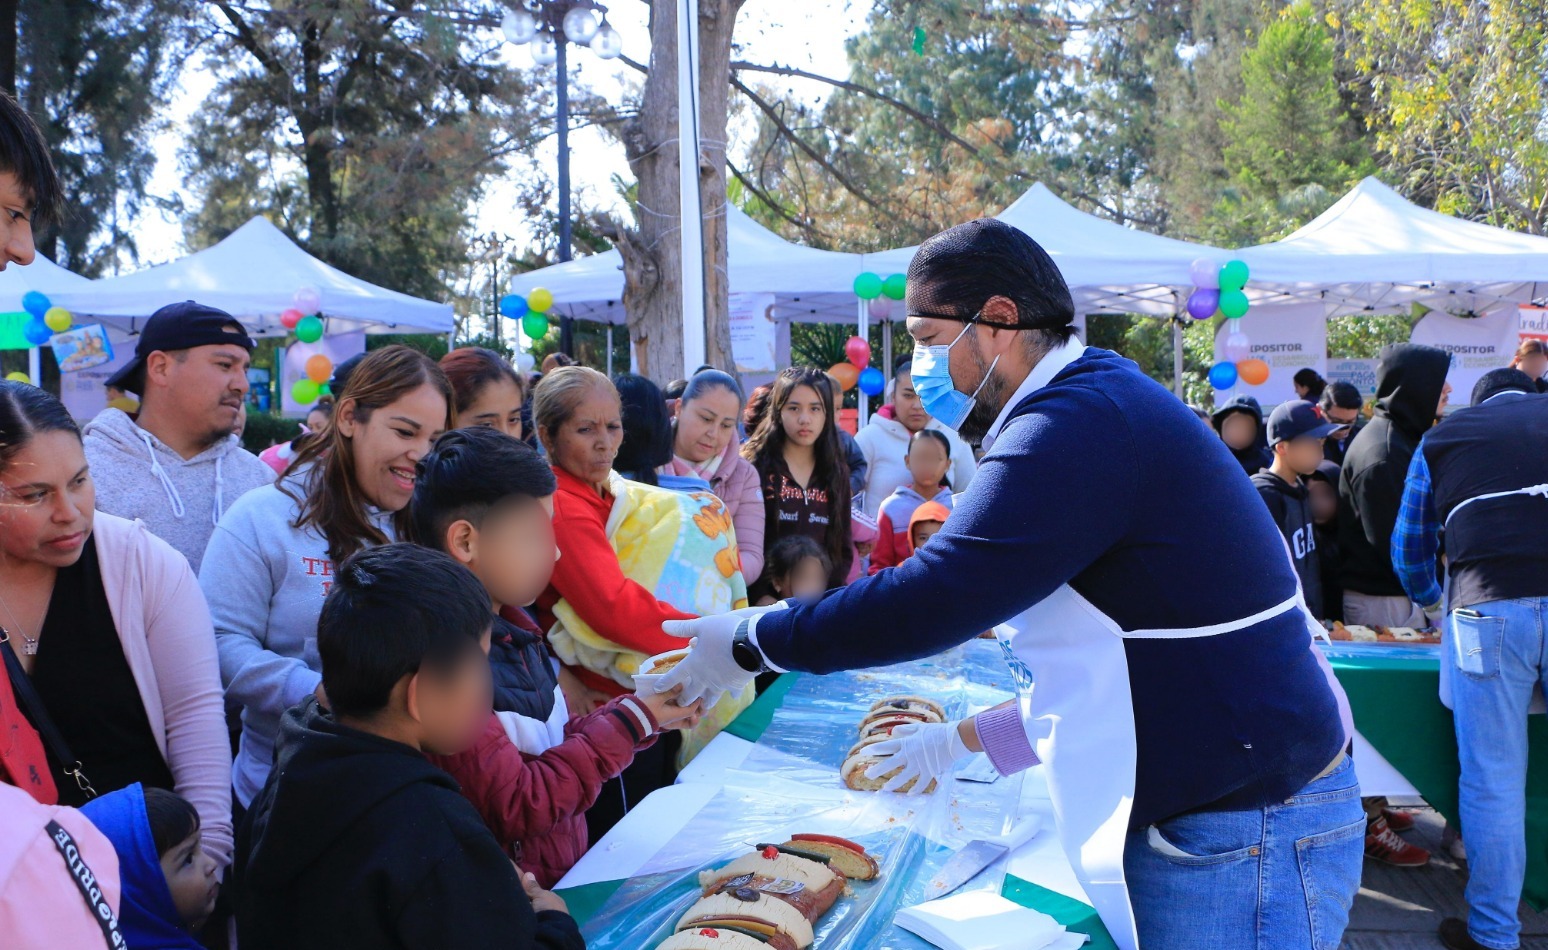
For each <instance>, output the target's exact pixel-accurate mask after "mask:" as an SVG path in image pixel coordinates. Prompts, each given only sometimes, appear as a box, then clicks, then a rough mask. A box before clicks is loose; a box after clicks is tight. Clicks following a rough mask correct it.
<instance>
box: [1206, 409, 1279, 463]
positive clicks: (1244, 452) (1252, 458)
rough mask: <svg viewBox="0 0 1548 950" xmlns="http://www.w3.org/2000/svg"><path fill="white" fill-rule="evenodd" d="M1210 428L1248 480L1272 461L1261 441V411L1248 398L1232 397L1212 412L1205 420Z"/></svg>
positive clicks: (1271, 454) (1269, 453)
mask: <svg viewBox="0 0 1548 950" xmlns="http://www.w3.org/2000/svg"><path fill="white" fill-rule="evenodd" d="M1209 421H1210V424H1211V425H1212V426H1214V427H1215V432H1217V433H1218V434H1219V435H1220V441H1222V442H1224V443H1225V444H1226V448H1228V449H1230V450H1231V456H1232V457H1233V458H1235V459H1236V463H1237V464H1238V465H1240V466H1241V467H1242V471H1244V472H1246V473H1247V474H1248V475H1249V476H1251V475H1256V474H1258V472H1259V471H1261V470H1262V469H1265V468H1268V467H1269V464H1270V463H1271V462H1273V461H1274V458H1273V453H1271V452H1270V451H1269V449H1268V448H1267V447H1266V446H1265V444H1264V441H1263V407H1262V406H1260V405H1258V400H1256V399H1254V398H1253V397H1251V396H1235V397H1232V398H1231V399H1230V400H1228V401H1227V402H1226V404H1225V405H1223V406H1221V407H1220V408H1219V409H1216V410H1215V411H1214V413H1213V414H1211V415H1210V417H1209Z"/></svg>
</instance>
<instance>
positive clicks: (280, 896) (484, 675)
mask: <svg viewBox="0 0 1548 950" xmlns="http://www.w3.org/2000/svg"><path fill="white" fill-rule="evenodd" d="M489 628H490V614H489V599H488V595H487V594H486V593H485V592H484V588H483V585H481V584H479V582H478V578H476V577H474V576H473V575H472V574H471V573H470V572H469V571H468V570H467V568H465V567H463V566H462V565H460V564H458V563H457V562H456V561H454V560H452V559H451V558H450V557H448V556H447V555H445V554H442V553H440V552H439V551H429V550H426V549H425V548H422V547H418V546H417V545H412V544H388V545H382V546H380V547H375V548H369V549H367V550H364V551H361V552H359V553H358V554H355V555H352V556H351V557H350V558H349V559H348V560H346V561H344V563H343V564H341V565H339V567H338V568H337V569H336V571H335V573H334V579H333V587H332V589H330V590H329V592H328V597H327V599H326V600H325V601H324V602H323V608H322V615H321V617H320V618H319V619H318V623H317V651H318V653H319V654H320V656H321V658H322V692H323V695H324V697H325V700H326V703H327V707H328V708H324V707H323V706H322V705H321V704H320V703H319V701H318V700H317V699H316V698H313V699H308V700H307V701H306V702H305V703H303V704H302V705H300V706H297V707H295V708H293V709H291V710H290V711H289V712H287V713H285V715H284V717H283V718H282V719H281V720H280V728H279V736H278V740H277V742H276V744H275V764H274V769H273V771H272V772H270V774H269V778H268V781H267V783H266V784H265V785H264V787H263V789H262V791H260V792H259V793H258V795H257V797H256V798H254V799H253V803H252V807H251V808H250V809H249V811H248V813H247V818H246V820H245V821H244V822H243V824H242V827H241V829H240V830H239V831H238V833H237V856H236V863H235V864H234V865H233V873H234V874H235V877H236V882H237V883H236V888H235V889H236V892H237V936H238V939H239V941H240V944H241V947H242V950H268V948H276V950H278V948H284V950H308V948H314V947H315V948H318V950H322V948H337V947H349V948H351V950H376V948H381V950H388V948H392V950H402V948H426V950H428V948H432V947H433V948H437V950H463V948H465V950H475V948H478V950H483V948H489V947H512V948H521V950H531V948H562V950H584V947H585V942H584V941H583V940H582V939H581V935H580V930H579V929H578V928H577V927H576V926H575V921H574V920H573V919H571V917H570V915H569V914H568V913H567V911H566V908H565V905H564V901H563V900H561V899H560V898H559V897H558V896H557V895H555V894H552V893H550V892H548V891H545V890H542V889H541V888H539V887H538V884H537V881H536V879H535V878H533V877H532V875H530V874H521V873H520V872H518V871H517V869H516V866H515V865H514V864H512V862H511V859H510V857H509V856H507V855H506V853H505V850H504V849H503V848H501V847H500V843H499V842H497V841H496V840H495V838H494V835H492V834H490V832H489V829H488V828H487V827H485V825H484V822H483V819H482V818H480V817H479V814H478V812H477V811H476V810H475V809H474V808H473V806H472V805H470V804H468V801H467V799H465V798H463V797H462V794H461V793H460V791H459V790H458V788H457V782H456V780H454V779H453V778H452V777H451V776H450V775H447V774H446V773H445V772H443V771H441V770H440V769H438V768H436V767H435V766H434V765H433V764H431V762H430V760H429V759H428V758H427V755H455V754H456V753H458V752H462V751H464V750H465V749H468V748H469V747H471V746H472V745H473V744H474V742H475V741H477V739H478V735H479V733H480V731H481V730H482V729H483V728H484V725H485V723H486V722H487V721H488V719H489V708H490V682H489V659H488V652H489V637H490V629H489Z"/></svg>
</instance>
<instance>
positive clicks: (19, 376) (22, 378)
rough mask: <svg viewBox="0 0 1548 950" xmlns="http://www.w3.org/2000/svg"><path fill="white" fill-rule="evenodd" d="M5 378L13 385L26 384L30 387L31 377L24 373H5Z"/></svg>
mask: <svg viewBox="0 0 1548 950" xmlns="http://www.w3.org/2000/svg"><path fill="white" fill-rule="evenodd" d="M5 378H6V379H8V380H10V381H11V382H13V383H26V384H28V385H29V386H30V385H32V377H31V376H28V375H27V374H26V373H6V374H5Z"/></svg>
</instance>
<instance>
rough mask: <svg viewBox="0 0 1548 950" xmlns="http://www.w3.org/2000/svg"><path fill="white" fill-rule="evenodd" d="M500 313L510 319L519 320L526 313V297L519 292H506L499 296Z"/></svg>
mask: <svg viewBox="0 0 1548 950" xmlns="http://www.w3.org/2000/svg"><path fill="white" fill-rule="evenodd" d="M500 314H501V316H505V317H509V318H511V319H512V320H520V319H521V318H522V317H524V316H526V315H527V298H526V297H523V296H522V295H521V294H506V295H505V296H504V297H501V298H500Z"/></svg>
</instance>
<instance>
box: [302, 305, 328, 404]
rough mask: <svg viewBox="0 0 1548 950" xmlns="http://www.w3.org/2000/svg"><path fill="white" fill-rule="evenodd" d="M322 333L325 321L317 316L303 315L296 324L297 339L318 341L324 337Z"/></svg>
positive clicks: (303, 341)
mask: <svg viewBox="0 0 1548 950" xmlns="http://www.w3.org/2000/svg"><path fill="white" fill-rule="evenodd" d="M322 335H323V322H322V321H321V320H319V319H317V318H316V317H302V318H301V320H300V322H299V323H297V324H296V339H298V340H300V341H301V342H302V343H316V342H317V341H318V340H321V339H322ZM313 398H316V397H315V396H314V397H313Z"/></svg>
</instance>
